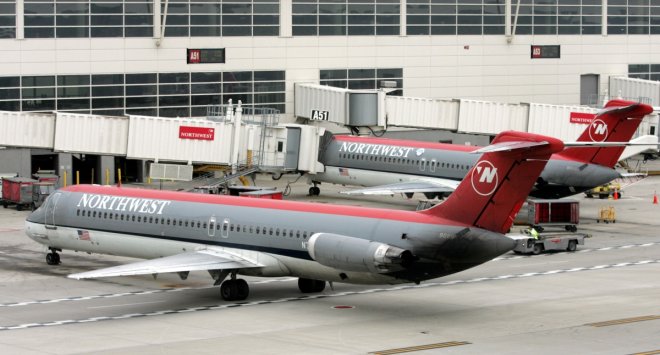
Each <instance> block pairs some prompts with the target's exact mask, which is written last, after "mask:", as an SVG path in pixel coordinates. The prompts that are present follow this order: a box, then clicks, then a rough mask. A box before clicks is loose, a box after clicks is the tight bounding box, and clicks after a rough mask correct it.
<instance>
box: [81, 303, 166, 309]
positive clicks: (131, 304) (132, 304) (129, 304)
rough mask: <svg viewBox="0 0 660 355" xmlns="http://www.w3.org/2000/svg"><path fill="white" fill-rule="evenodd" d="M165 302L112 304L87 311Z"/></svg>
mask: <svg viewBox="0 0 660 355" xmlns="http://www.w3.org/2000/svg"><path fill="white" fill-rule="evenodd" d="M163 302H165V301H151V302H135V303H122V304H112V305H108V306H94V307H87V309H101V308H114V307H124V306H137V305H141V304H153V303H163Z"/></svg>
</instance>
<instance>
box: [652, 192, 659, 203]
mask: <svg viewBox="0 0 660 355" xmlns="http://www.w3.org/2000/svg"><path fill="white" fill-rule="evenodd" d="M653 204H654V205H657V204H658V194H657V193H656V192H655V191H653Z"/></svg>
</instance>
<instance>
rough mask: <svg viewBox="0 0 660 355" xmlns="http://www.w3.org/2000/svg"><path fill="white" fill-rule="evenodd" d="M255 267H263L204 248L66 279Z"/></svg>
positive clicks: (75, 275)
mask: <svg viewBox="0 0 660 355" xmlns="http://www.w3.org/2000/svg"><path fill="white" fill-rule="evenodd" d="M257 267H263V265H261V264H259V263H256V262H254V261H251V260H248V259H245V258H243V257H240V256H237V255H234V254H231V253H228V252H226V251H221V250H211V249H205V250H199V251H194V252H188V253H182V254H176V255H171V256H166V257H162V258H157V259H150V260H144V261H138V262H135V263H130V264H124V265H119V266H113V267H109V268H105V269H99V270H94V271H88V272H81V273H77V274H71V275H69V276H68V277H69V278H72V279H78V280H79V279H88V278H98V277H114V276H131V275H149V274H161V273H166V272H183V271H199V270H229V269H245V268H257Z"/></svg>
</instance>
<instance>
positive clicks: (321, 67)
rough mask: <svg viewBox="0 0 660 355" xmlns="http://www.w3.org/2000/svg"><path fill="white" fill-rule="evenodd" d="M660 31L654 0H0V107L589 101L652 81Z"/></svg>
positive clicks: (201, 111)
mask: <svg viewBox="0 0 660 355" xmlns="http://www.w3.org/2000/svg"><path fill="white" fill-rule="evenodd" d="M658 43H660V1H658V0H520V1H512V0H469V1H457V0H279V1H278V0H226V1H224V0H223V1H211V0H205V1H202V0H151V1H149V0H124V1H114V0H103V1H101V0H99V1H96V0H89V1H87V0H17V1H8V0H0V111H41V112H44V111H46V112H48V111H59V112H70V113H79V114H99V115H116V116H121V115H144V116H160V117H202V116H205V115H206V114H207V108H208V106H209V105H218V104H222V103H226V102H227V101H228V100H229V99H232V100H233V102H238V101H239V100H240V101H242V103H243V105H244V107H250V108H252V107H254V108H272V109H276V110H279V111H280V112H281V114H282V121H284V122H287V121H293V119H294V111H295V110H294V100H295V98H294V96H295V95H294V84H296V83H313V84H321V85H328V86H334V87H341V88H347V89H378V88H380V87H382V86H384V85H385V84H384V83H387V86H388V87H390V88H392V86H393V85H392V83H394V89H395V90H389V91H390V95H398V96H406V97H420V98H431V99H440V98H450V99H472V100H486V101H495V102H502V103H520V102H535V103H544V104H557V105H591V106H594V107H596V106H598V105H599V104H602V98H603V97H609V96H617V94H618V93H612V92H609V80H610V78H612V77H633V78H640V79H647V80H660V47H659V46H658ZM652 104H654V105H656V106H657V105H659V103H657V102H652ZM42 153H44V154H43V155H44V156H45V157H43V156H42V158H33V163H32V170H35V169H37V168H38V167H41V168H56V167H52V166H48V164H49V161H50V160H49V159H52V158H48V157H47V156H48V154H47V153H48V152H42ZM38 155H40V153H39V152H38V151H33V152H32V156H38ZM0 157H1V156H0ZM13 157H14V159H23V158H21V157H19V155H16V154H14V155H13ZM0 159H1V158H0ZM5 159H8V158H5ZM34 159H37V161H36V163H35V160H34ZM75 159H77V158H76V157H74V160H75ZM82 161H83V160H82V159H81V163H80V164H82ZM118 164H119V163H118ZM35 165H39V166H35Z"/></svg>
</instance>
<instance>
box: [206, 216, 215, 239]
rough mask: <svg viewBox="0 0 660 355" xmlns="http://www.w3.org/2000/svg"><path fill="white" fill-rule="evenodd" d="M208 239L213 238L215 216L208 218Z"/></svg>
mask: <svg viewBox="0 0 660 355" xmlns="http://www.w3.org/2000/svg"><path fill="white" fill-rule="evenodd" d="M207 231H208V234H209V237H215V216H211V218H209V229H208V230H207Z"/></svg>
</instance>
